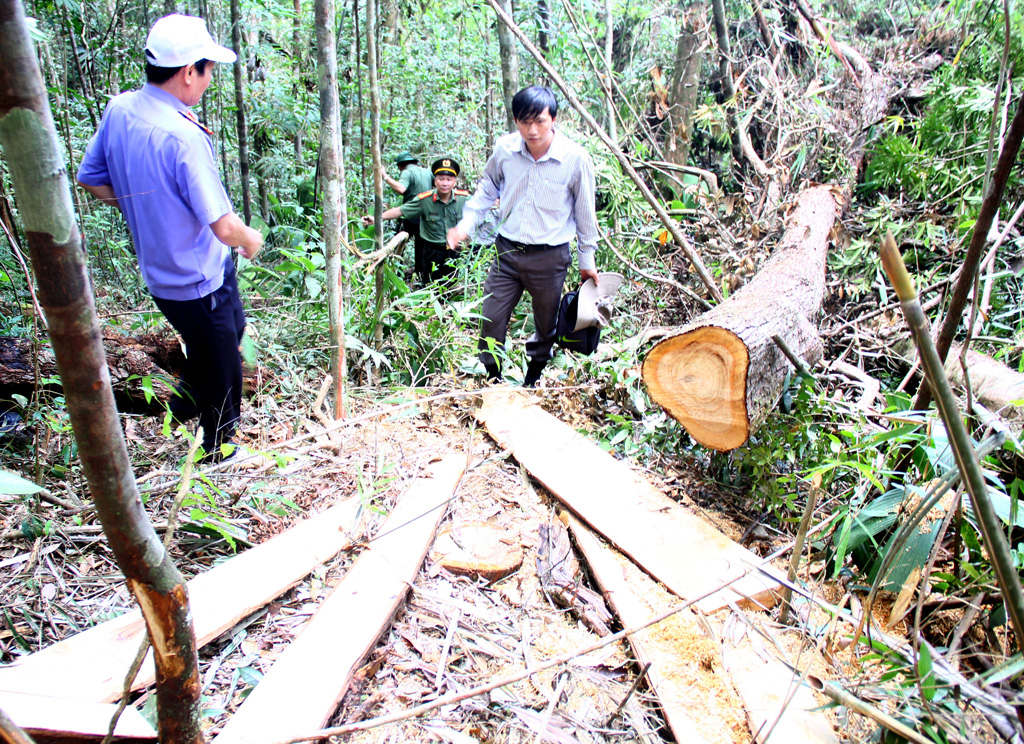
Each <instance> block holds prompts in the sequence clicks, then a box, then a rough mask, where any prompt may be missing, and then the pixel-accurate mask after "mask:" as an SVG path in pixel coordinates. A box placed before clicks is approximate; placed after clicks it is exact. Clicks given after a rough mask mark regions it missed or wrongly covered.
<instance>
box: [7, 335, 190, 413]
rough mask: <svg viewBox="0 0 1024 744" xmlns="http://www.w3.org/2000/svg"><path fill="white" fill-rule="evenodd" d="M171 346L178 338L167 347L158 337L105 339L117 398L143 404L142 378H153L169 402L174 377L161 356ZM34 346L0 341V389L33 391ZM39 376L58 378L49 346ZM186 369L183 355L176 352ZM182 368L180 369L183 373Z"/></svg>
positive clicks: (156, 391)
mask: <svg viewBox="0 0 1024 744" xmlns="http://www.w3.org/2000/svg"><path fill="white" fill-rule="evenodd" d="M169 344H173V345H175V346H177V345H178V341H177V339H176V338H175V337H171V338H170V339H168V341H167V342H166V343H165V342H164V341H163V339H158V338H156V337H145V338H140V339H136V338H128V337H120V336H112V335H105V336H104V338H103V349H104V351H105V352H106V357H107V370H108V372H109V373H110V384H111V386H112V387H113V389H114V393H115V394H116V395H127V396H128V397H130V398H133V399H138V400H143V399H144V397H145V393H144V392H143V389H142V378H144V377H152V378H153V394H154V395H155V397H156V398H157V400H160V401H164V402H166V401H169V400H171V398H172V397H173V396H174V392H173V390H172V389H171V387H170V384H168V382H169V381H172V380H173V377H174V376H173V374H171V372H169V371H168V370H167V369H166V368H165V367H163V366H162V365H161V363H160V361H157V360H158V359H159V358H160V357H161V356H164V357H169V356H170V355H171V353H172V352H171V351H169V349H168V348H167V347H168V345H169ZM33 347H34V344H33V342H32V341H31V340H29V339H26V338H11V337H2V338H0V387H22V386H27V387H34V385H35V367H36V359H33V357H32V355H33V353H34V348H33ZM35 353H38V363H39V375H40V377H42V378H56V377H59V373H58V371H57V360H56V359H55V358H54V355H53V349H52V347H51V346H50V345H49V344H44V345H41V346H39V348H38V352H35ZM177 356H179V357H180V358H181V361H180V365H181V366H183V365H184V360H185V358H184V355H183V354H182V353H181V352H180V350H179V351H177ZM181 366H179V367H178V368H179V369H180V368H181Z"/></svg>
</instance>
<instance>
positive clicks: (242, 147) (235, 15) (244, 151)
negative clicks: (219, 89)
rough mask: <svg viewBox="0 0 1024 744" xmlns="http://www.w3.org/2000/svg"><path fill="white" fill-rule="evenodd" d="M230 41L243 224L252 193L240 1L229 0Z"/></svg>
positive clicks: (249, 218)
mask: <svg viewBox="0 0 1024 744" xmlns="http://www.w3.org/2000/svg"><path fill="white" fill-rule="evenodd" d="M231 43H232V45H234V47H235V54H236V55H238V57H237V58H236V59H235V64H234V73H235V126H236V127H237V128H238V170H239V177H240V178H241V180H242V215H243V216H244V218H245V224H247V225H248V224H249V223H250V222H252V207H251V206H250V202H251V201H252V194H251V191H250V187H249V134H248V131H247V129H246V126H245V90H244V87H243V86H244V82H243V77H244V75H245V73H244V72H243V71H242V69H243V66H244V64H245V63H244V62H243V60H244V58H245V55H244V54H243V50H242V3H241V0H231Z"/></svg>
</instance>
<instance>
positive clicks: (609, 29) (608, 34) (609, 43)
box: [603, 0, 619, 232]
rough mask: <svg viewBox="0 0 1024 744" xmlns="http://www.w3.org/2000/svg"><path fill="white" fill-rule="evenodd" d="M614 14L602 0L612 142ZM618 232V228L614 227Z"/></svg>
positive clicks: (614, 122)
mask: <svg viewBox="0 0 1024 744" xmlns="http://www.w3.org/2000/svg"><path fill="white" fill-rule="evenodd" d="M614 48H615V16H614V15H612V0H604V70H605V75H606V76H607V77H606V78H605V80H604V81H603V82H604V97H605V104H606V106H607V108H608V136H609V137H611V138H612V141H613V142H616V143H617V142H618V141H619V124H618V121H617V118H616V116H615V60H614V59H612V52H613V50H614ZM616 232H618V229H616Z"/></svg>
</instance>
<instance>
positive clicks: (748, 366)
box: [643, 186, 838, 452]
mask: <svg viewBox="0 0 1024 744" xmlns="http://www.w3.org/2000/svg"><path fill="white" fill-rule="evenodd" d="M837 216H838V205H837V203H836V198H835V194H834V191H833V189H831V188H830V187H828V186H816V187H814V188H810V189H807V190H805V191H804V192H803V193H801V194H800V196H799V197H797V202H796V208H795V209H794V210H793V212H792V213H791V214H790V216H789V219H788V224H787V229H786V233H785V235H784V236H783V238H782V242H781V243H780V245H779V246H778V248H776V249H775V252H774V253H773V254H772V257H771V258H770V259H769V260H768V261H767V262H766V263H765V265H764V267H763V268H762V270H761V271H760V272H759V273H758V274H757V276H755V277H754V279H753V280H752V281H751V282H750V283H749V284H748V285H747V286H746V287H744V288H743V289H741V290H740V291H738V292H737V293H736V294H734V295H732V296H731V297H730V298H729V299H728V300H726V301H725V302H723V303H722V304H720V305H718V306H716V307H715V308H713V309H712V310H709V311H708V312H706V313H704V314H703V315H701V316H700V317H698V318H697V319H696V320H694V321H693V322H691V323H689V324H687V325H686V326H683V327H682V328H681V329H679V332H678V333H675V334H674V335H672V336H670V337H669V338H666V339H664V340H663V341H660V342H659V343H658V344H657V345H656V346H655V347H654V348H653V349H651V351H650V353H649V354H648V355H647V358H646V359H645V360H644V365H643V378H644V382H645V383H646V385H647V389H648V391H649V393H650V395H651V398H652V399H653V400H654V401H655V402H656V403H658V404H659V405H660V406H662V407H663V408H664V409H665V410H666V411H667V412H668V413H669V415H671V416H672V417H673V418H675V419H676V420H677V421H679V423H681V424H682V425H683V427H684V428H685V429H686V430H687V431H688V432H689V433H690V436H692V437H693V438H694V439H695V440H696V441H697V442H698V443H700V444H702V445H704V446H705V447H709V448H711V449H716V450H719V451H723V452H725V451H728V450H732V449H736V448H737V447H739V446H740V445H742V444H744V443H745V442H746V441H747V439H749V437H750V435H751V434H752V433H753V432H754V431H755V430H756V429H757V427H758V426H759V425H760V424H761V423H762V422H763V421H764V419H765V418H766V417H767V415H768V412H769V411H770V410H771V409H772V408H773V407H774V406H775V403H776V401H777V400H778V397H779V395H780V394H781V392H782V386H783V382H784V381H785V377H786V373H787V372H788V371H789V370H790V369H792V365H791V364H790V363H789V361H788V360H787V359H786V357H785V356H784V355H783V353H782V352H781V351H780V350H779V348H778V346H777V345H776V344H775V342H774V341H772V336H775V335H778V336H779V337H781V338H782V340H783V341H785V342H786V344H787V345H788V346H789V348H790V349H791V350H792V351H793V352H794V353H795V354H796V355H797V356H799V357H800V358H802V359H803V360H804V361H805V362H808V363H813V362H816V361H817V360H818V359H820V358H821V354H822V345H821V339H820V338H819V337H818V332H817V329H816V327H815V319H816V316H817V314H818V311H819V310H820V309H821V303H822V299H823V297H824V293H825V255H826V249H827V247H828V243H829V236H830V234H831V232H832V229H833V227H834V225H835V222H836V218H837Z"/></svg>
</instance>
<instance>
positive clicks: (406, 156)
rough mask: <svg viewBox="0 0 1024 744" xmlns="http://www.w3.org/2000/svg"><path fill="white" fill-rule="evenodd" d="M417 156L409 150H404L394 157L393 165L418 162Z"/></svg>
mask: <svg viewBox="0 0 1024 744" xmlns="http://www.w3.org/2000/svg"><path fill="white" fill-rule="evenodd" d="M419 160H420V159H419V158H418V157H416V156H415V155H413V154H412V153H411V152H409V151H408V150H406V151H405V152H403V153H402V154H401V155H399V156H398V157H397V158H395V165H401V164H402V163H418V162H419Z"/></svg>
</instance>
